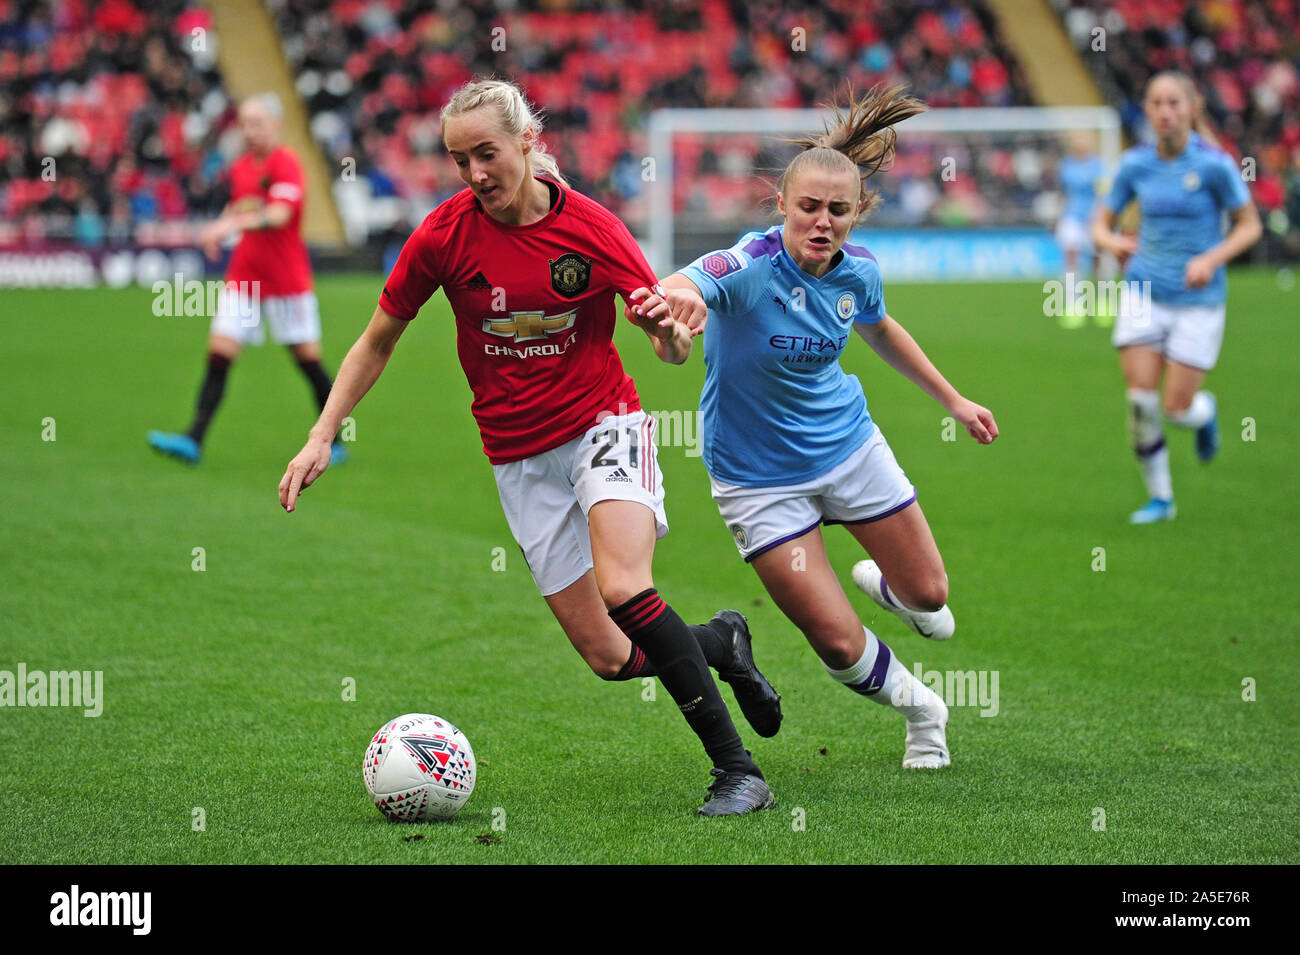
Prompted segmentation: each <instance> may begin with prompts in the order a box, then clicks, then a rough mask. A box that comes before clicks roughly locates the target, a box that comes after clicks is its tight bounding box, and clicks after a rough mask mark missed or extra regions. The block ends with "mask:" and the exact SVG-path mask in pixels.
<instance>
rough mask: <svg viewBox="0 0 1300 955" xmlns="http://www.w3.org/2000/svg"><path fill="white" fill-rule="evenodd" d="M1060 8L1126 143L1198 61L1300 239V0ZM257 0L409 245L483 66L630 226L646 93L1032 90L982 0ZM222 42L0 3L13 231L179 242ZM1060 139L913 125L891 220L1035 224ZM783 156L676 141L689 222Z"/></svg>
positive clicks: (206, 132)
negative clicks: (1161, 80)
mask: <svg viewBox="0 0 1300 955" xmlns="http://www.w3.org/2000/svg"><path fill="white" fill-rule="evenodd" d="M1053 2H1054V3H1055V5H1056V6H1057V8H1058V9H1059V11H1060V13H1061V16H1062V18H1063V21H1064V23H1065V25H1066V28H1067V30H1068V32H1069V33H1070V35H1071V36H1072V38H1073V39H1074V41H1075V43H1076V44H1077V45H1078V48H1079V50H1080V52H1081V55H1082V56H1083V58H1084V60H1085V62H1086V63H1087V64H1088V65H1089V67H1090V68H1091V69H1092V70H1093V71H1094V73H1095V75H1096V76H1097V78H1098V80H1099V82H1100V83H1101V84H1102V86H1103V89H1104V90H1105V92H1106V93H1107V99H1108V101H1110V102H1112V103H1114V104H1116V105H1117V106H1118V107H1119V109H1120V110H1121V112H1122V115H1123V119H1124V123H1125V126H1126V130H1127V132H1128V134H1129V136H1130V137H1131V138H1132V139H1135V140H1136V139H1141V138H1143V136H1144V134H1145V130H1144V119H1143V116H1142V111H1141V102H1140V100H1141V95H1142V86H1143V84H1144V83H1145V81H1146V79H1147V77H1148V76H1149V75H1150V73H1151V72H1153V71H1154V70H1157V69H1161V68H1165V67H1177V68H1180V69H1184V70H1186V71H1188V72H1189V73H1191V74H1192V75H1193V76H1194V77H1195V78H1196V80H1197V82H1198V84H1199V85H1200V87H1201V89H1202V90H1203V91H1204V92H1205V94H1206V97H1207V106H1208V111H1209V114H1210V118H1211V120H1212V122H1213V124H1214V125H1215V127H1216V128H1217V130H1218V133H1219V136H1220V138H1221V140H1222V142H1223V145H1224V146H1225V147H1226V148H1228V149H1229V150H1230V151H1232V152H1233V153H1234V154H1235V155H1237V156H1238V157H1240V158H1243V159H1245V158H1249V159H1250V160H1251V161H1252V162H1253V168H1252V169H1251V173H1252V174H1253V177H1254V178H1253V180H1252V181H1251V188H1252V192H1253V193H1254V196H1255V200H1256V202H1257V203H1258V204H1259V206H1260V209H1261V212H1262V213H1263V214H1264V216H1265V221H1266V223H1267V224H1268V226H1269V228H1270V230H1271V231H1272V232H1273V233H1274V234H1275V235H1277V236H1283V237H1289V238H1288V239H1287V241H1290V242H1291V243H1292V246H1291V251H1292V252H1293V253H1300V108H1298V104H1300V81H1298V78H1297V61H1298V42H1300V41H1298V40H1297V36H1298V35H1300V0H1053ZM266 3H267V6H268V8H269V9H270V11H271V13H272V15H273V17H274V18H275V20H276V23H277V25H278V27H279V29H280V32H281V38H282V40H283V43H284V49H285V53H286V55H287V58H288V60H289V65H290V67H291V69H292V70H293V71H294V75H295V77H296V82H297V90H298V93H299V95H301V97H302V99H303V101H304V102H305V103H306V104H307V106H308V108H309V114H310V117H311V119H310V122H311V133H312V135H313V136H314V138H315V139H316V141H317V143H318V144H319V145H320V148H321V150H322V152H323V153H324V155H325V157H326V159H327V161H328V162H330V163H331V164H332V167H333V169H334V170H335V171H336V173H337V174H338V175H337V177H336V180H337V181H336V186H335V198H336V201H337V202H338V205H339V209H340V212H341V213H342V215H343V218H344V221H345V223H346V225H347V229H348V238H349V240H350V241H351V242H352V243H354V244H363V243H366V242H368V241H373V242H375V243H380V244H382V243H383V242H385V241H389V240H391V239H392V238H394V237H401V236H404V235H405V234H406V232H407V231H409V228H410V226H411V224H412V223H413V222H416V221H418V220H419V219H420V218H422V217H423V215H424V214H425V213H426V212H427V211H428V210H429V209H431V208H432V207H433V206H434V205H436V204H437V203H438V202H439V201H441V200H442V199H444V198H445V197H446V196H448V195H450V194H452V193H453V192H455V191H456V190H457V189H459V188H460V186H461V183H460V180H459V179H458V178H457V176H456V171H455V168H454V166H453V165H452V164H451V163H450V162H449V161H448V160H447V159H446V156H445V154H444V151H443V148H442V142H441V136H440V128H439V122H438V111H439V109H440V107H441V106H442V104H443V103H444V102H445V101H446V99H447V97H448V95H449V94H450V92H451V91H452V90H453V89H454V88H455V87H456V86H458V85H459V84H461V83H463V82H464V81H465V80H467V79H469V78H470V77H472V76H474V75H476V74H495V75H499V76H506V77H509V78H511V79H514V80H516V81H518V82H519V83H520V84H521V85H522V86H523V87H524V88H525V90H526V91H527V93H528V94H529V96H530V98H531V99H533V100H534V101H535V102H536V103H538V104H539V105H541V106H542V107H543V108H544V119H545V123H546V133H545V139H546V141H547V143H548V145H549V147H550V149H551V151H552V152H554V153H555V154H556V156H557V158H558V160H559V163H560V168H561V169H562V170H563V171H564V173H565V174H566V176H568V177H569V178H570V180H571V181H572V183H573V185H574V186H575V187H576V188H578V189H580V190H582V191H584V192H586V193H588V194H589V195H592V196H593V197H595V198H596V199H597V200H599V201H600V202H602V203H604V204H606V205H608V206H609V207H610V208H612V209H614V210H615V211H616V212H617V213H618V214H619V215H621V216H622V217H623V218H624V219H625V220H626V221H627V222H628V223H629V224H630V225H631V226H632V227H633V229H634V230H639V229H640V228H641V227H642V226H643V224H644V221H645V216H646V185H647V184H646V181H645V179H644V178H643V172H644V168H645V167H644V165H643V158H644V157H645V156H646V155H647V153H648V144H647V137H646V133H645V127H646V119H647V116H648V115H649V113H650V112H651V111H653V110H655V109H659V108H662V107H743V108H748V107H778V108H790V107H809V106H815V105H817V104H818V103H820V102H822V101H824V100H826V99H827V98H829V97H831V96H832V95H834V94H836V93H840V92H842V91H843V90H845V89H846V88H847V87H848V86H849V85H850V84H851V85H852V87H853V88H855V89H857V90H863V89H866V88H868V87H870V86H872V85H875V84H877V83H885V84H891V83H901V84H905V85H907V86H909V87H910V88H911V90H912V91H913V92H914V93H915V95H917V96H919V97H920V98H921V99H923V100H925V101H926V102H927V103H928V104H929V105H930V106H932V107H936V108H941V107H976V106H1013V105H1030V104H1031V103H1032V99H1031V97H1030V95H1029V92H1028V87H1027V85H1026V83H1025V80H1024V78H1023V76H1022V74H1021V72H1020V69H1019V67H1018V66H1017V64H1016V61H1015V58H1014V56H1012V55H1011V53H1010V51H1009V50H1008V48H1007V46H1006V45H1005V43H1004V42H1003V40H1002V38H1001V37H1000V35H999V31H998V27H997V21H996V19H995V18H994V17H993V15H992V14H991V13H990V11H989V9H988V8H987V6H986V5H985V0H913V2H909V3H895V2H891V0H815V2H809V0H749V2H743V0H601V2H597V0H454V2H453V0H436V2H433V3H431V2H429V0H266ZM1098 29H1100V30H1101V31H1102V35H1103V37H1104V40H1103V44H1104V49H1103V50H1101V51H1098V50H1097V49H1096V42H1097V39H1096V38H1097V35H1098V33H1097V31H1098ZM218 39H219V38H218V37H217V36H216V35H215V34H214V33H213V31H212V29H211V14H210V13H209V12H208V11H207V10H206V9H205V8H204V7H202V6H200V5H199V4H198V3H196V2H191V0H155V2H145V0H139V2H135V0H102V2H91V0H0V244H3V243H4V242H5V241H6V240H12V239H14V238H16V237H21V238H24V239H25V240H27V241H33V240H35V241H40V240H41V239H42V238H45V237H48V238H52V239H68V238H72V239H75V240H76V241H78V242H80V243H83V244H86V245H97V244H101V243H104V242H109V243H116V242H125V241H130V240H134V241H137V242H149V241H163V242H166V241H167V237H168V236H169V235H174V236H181V235H183V234H184V229H185V228H186V225H185V224H186V223H187V222H188V221H192V220H194V219H196V218H205V217H209V216H212V215H215V214H216V212H217V211H219V210H220V208H221V207H222V205H223V203H224V200H225V189H224V186H223V181H222V172H223V170H224V169H225V167H226V166H227V165H228V163H229V161H230V160H231V159H232V158H233V156H234V155H235V154H236V152H237V150H238V148H239V142H238V137H237V134H236V131H235V128H234V110H233V106H232V103H231V102H230V99H229V97H228V96H227V94H226V93H225V91H224V90H223V88H222V82H221V77H220V74H219V72H218V71H217V69H216V65H215V64H216V52H217V42H218ZM224 39H225V41H226V42H233V43H237V42H239V40H238V37H226V38H224ZM1058 152H1059V144H1058V143H1057V142H1055V141H1054V140H1053V139H1052V138H1051V137H1047V136H1033V135H1024V136H1020V137H1014V138H1013V137H1007V136H1001V137H994V136H989V137H985V138H980V137H958V138H953V137H947V138H944V137H940V136H933V135H930V136H925V135H906V136H903V137H902V138H901V139H900V141H899V154H898V158H897V161H896V163H895V165H894V168H893V170H892V171H891V172H890V173H889V174H888V175H885V176H882V177H880V179H879V180H878V183H877V184H878V185H879V186H880V187H881V189H882V191H883V192H884V194H885V197H886V199H887V202H886V203H885V205H884V206H882V207H881V209H880V211H879V212H878V213H877V222H878V224H881V225H931V224H943V225H967V224H986V225H987V224H1024V223H1031V222H1043V221H1044V220H1046V219H1048V218H1050V204H1048V205H1047V206H1045V205H1044V203H1043V201H1042V200H1043V196H1044V193H1045V191H1048V190H1050V189H1051V187H1052V175H1051V170H1052V166H1053V164H1054V157H1055V155H1056V154H1057V153H1058ZM785 158H786V155H785V154H784V153H783V152H782V151H781V150H780V149H779V148H774V147H773V146H772V143H771V142H770V141H768V142H767V143H766V144H764V143H763V142H760V140H759V139H758V137H751V136H720V135H705V134H700V135H691V136H686V135H682V136H679V137H677V139H676V141H675V155H674V164H675V172H676V175H675V176H674V187H675V194H674V204H675V207H676V209H677V214H678V216H679V217H680V219H681V220H691V219H695V220H698V221H700V222H705V223H707V222H709V221H716V222H729V221H735V220H736V219H737V218H741V217H744V216H745V215H746V214H747V213H749V212H751V211H752V210H754V209H756V208H758V207H759V205H760V204H761V203H762V201H763V200H764V198H765V197H766V195H767V194H768V193H769V192H770V189H769V187H768V185H767V184H766V183H765V181H764V178H763V177H765V176H766V177H767V179H768V181H770V177H771V176H772V174H773V173H774V172H775V171H777V170H779V168H780V167H781V165H782V164H783V162H784V160H785ZM945 161H949V162H950V163H951V164H952V168H956V169H960V170H963V171H966V172H973V173H974V174H973V175H959V176H946V175H945V174H944V171H945Z"/></svg>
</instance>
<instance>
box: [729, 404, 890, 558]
mask: <svg viewBox="0 0 1300 955" xmlns="http://www.w3.org/2000/svg"><path fill="white" fill-rule="evenodd" d="M709 483H710V484H711V485H712V487H713V500H714V502H715V503H717V505H718V513H720V514H721V515H722V519H723V520H724V521H726V523H727V528H728V529H729V530H730V531H731V536H732V537H733V538H735V541H736V547H737V548H738V549H739V550H740V556H742V557H744V558H745V560H747V561H751V560H753V559H754V558H755V557H757V556H759V555H760V554H762V553H763V552H765V551H768V550H771V549H772V548H773V547H776V546H777V545H779V544H784V543H786V542H787V541H792V540H794V539H795V538H796V537H802V536H803V535H804V534H807V533H808V532H809V531H810V530H812V529H813V528H814V527H816V526H817V525H818V524H870V523H871V522H872V521H878V520H880V519H881V518H883V517H889V515H891V514H896V513H898V512H899V511H901V510H902V509H903V508H905V507H907V506H908V505H909V504H911V503H912V502H913V501H915V500H916V488H914V487H913V486H912V483H911V482H910V481H908V479H907V475H906V474H904V473H903V469H902V468H900V467H899V466H898V461H897V460H896V459H895V458H894V452H893V451H892V450H890V447H889V442H887V441H886V440H885V436H884V435H883V434H881V432H880V429H879V428H876V430H875V433H874V434H872V435H871V437H870V438H868V439H867V442H866V443H865V444H864V445H862V447H860V448H858V450H857V451H854V452H853V454H851V455H849V458H848V460H846V461H844V462H843V463H842V464H840V465H838V466H837V467H835V468H834V469H833V470H831V471H829V472H827V473H826V474H823V475H822V476H821V477H817V478H813V479H812V480H811V481H804V482H803V483H802V484H786V485H782V486H780V487H739V486H737V485H735V484H727V483H726V482H725V481H719V480H717V479H716V478H714V477H712V476H710V478H709Z"/></svg>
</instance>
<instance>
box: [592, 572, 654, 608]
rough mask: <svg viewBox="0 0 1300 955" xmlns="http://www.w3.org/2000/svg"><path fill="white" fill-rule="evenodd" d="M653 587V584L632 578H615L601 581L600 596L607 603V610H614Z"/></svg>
mask: <svg viewBox="0 0 1300 955" xmlns="http://www.w3.org/2000/svg"><path fill="white" fill-rule="evenodd" d="M653 586H654V584H652V583H648V582H646V581H640V580H634V579H632V578H630V577H626V578H625V577H613V578H611V579H609V580H602V581H600V596H601V599H602V600H604V601H605V608H606V609H607V610H613V609H614V608H615V607H621V606H623V604H625V603H627V602H628V601H629V600H631V599H632V598H633V597H635V596H636V595H637V594H639V593H642V592H644V591H646V590H648V589H650V588H651V587H653Z"/></svg>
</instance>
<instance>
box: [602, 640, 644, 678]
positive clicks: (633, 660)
mask: <svg viewBox="0 0 1300 955" xmlns="http://www.w3.org/2000/svg"><path fill="white" fill-rule="evenodd" d="M654 675H655V665H654V664H653V663H651V662H650V661H649V660H648V659H646V655H645V651H644V650H642V649H641V648H640V647H638V646H637V645H636V644H635V643H634V644H632V652H631V653H630V654H629V655H628V658H627V663H624V664H623V669H621V670H619V671H618V673H616V674H615V675H614V676H612V677H610V680H612V681H615V682H619V681H622V680H635V679H636V678H637V677H641V676H654Z"/></svg>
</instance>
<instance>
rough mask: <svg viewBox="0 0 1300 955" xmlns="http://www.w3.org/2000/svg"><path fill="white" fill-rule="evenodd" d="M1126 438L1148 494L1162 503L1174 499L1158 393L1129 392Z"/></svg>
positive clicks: (1139, 390)
mask: <svg viewBox="0 0 1300 955" xmlns="http://www.w3.org/2000/svg"><path fill="white" fill-rule="evenodd" d="M1128 411H1129V417H1128V423H1129V437H1130V438H1131V439H1132V441H1133V452H1134V454H1136V455H1137V460H1138V469H1139V470H1140V471H1141V472H1142V480H1143V481H1145V482H1146V486H1147V495H1148V496H1149V497H1153V498H1157V499H1159V500H1161V501H1172V500H1173V499H1174V483H1173V478H1172V477H1171V476H1170V474H1169V449H1168V448H1167V447H1165V433H1164V429H1163V428H1162V427H1161V426H1160V393H1159V392H1157V391H1150V390H1147V389H1144V388H1130V389H1129V390H1128Z"/></svg>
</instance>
